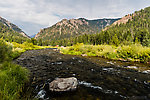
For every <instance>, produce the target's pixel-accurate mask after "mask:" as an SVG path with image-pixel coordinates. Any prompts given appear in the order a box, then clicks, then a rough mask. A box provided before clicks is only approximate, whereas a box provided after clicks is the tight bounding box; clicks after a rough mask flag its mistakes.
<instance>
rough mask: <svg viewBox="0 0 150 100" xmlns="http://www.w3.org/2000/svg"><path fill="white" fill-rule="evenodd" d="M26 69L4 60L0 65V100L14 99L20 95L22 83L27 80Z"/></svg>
mask: <svg viewBox="0 0 150 100" xmlns="http://www.w3.org/2000/svg"><path fill="white" fill-rule="evenodd" d="M28 73H29V72H28V70H27V69H25V68H23V67H21V66H19V65H16V64H13V63H11V62H4V63H3V64H1V65H0V100H16V99H19V97H20V95H19V94H20V92H22V87H23V86H24V83H25V82H27V81H28V75H29V74H28Z"/></svg>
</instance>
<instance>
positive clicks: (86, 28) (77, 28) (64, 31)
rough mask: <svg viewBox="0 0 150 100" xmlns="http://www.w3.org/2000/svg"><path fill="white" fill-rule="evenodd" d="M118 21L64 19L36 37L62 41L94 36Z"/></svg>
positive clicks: (41, 31) (43, 30)
mask: <svg viewBox="0 0 150 100" xmlns="http://www.w3.org/2000/svg"><path fill="white" fill-rule="evenodd" d="M117 20H118V19H97V20H87V19H84V18H79V19H70V20H67V19H63V20H62V21H60V22H58V23H56V24H55V25H53V26H52V27H48V28H45V29H42V30H40V32H39V33H38V34H37V35H36V36H35V38H36V39H38V40H39V39H42V40H43V41H44V40H50V41H51V40H60V39H64V38H70V37H74V36H79V35H83V34H94V33H98V32H100V31H101V29H103V28H105V27H106V26H109V25H111V24H112V23H113V22H115V21H117Z"/></svg>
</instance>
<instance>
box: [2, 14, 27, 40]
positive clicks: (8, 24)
mask: <svg viewBox="0 0 150 100" xmlns="http://www.w3.org/2000/svg"><path fill="white" fill-rule="evenodd" d="M0 23H2V24H3V25H5V26H6V27H8V28H10V29H12V30H13V31H15V32H18V33H20V34H21V35H23V36H24V37H27V38H29V36H28V35H27V34H26V33H25V32H23V31H22V30H21V29H20V28H19V27H18V26H16V25H15V24H13V23H11V22H10V21H8V20H6V19H4V18H2V17H1V16H0Z"/></svg>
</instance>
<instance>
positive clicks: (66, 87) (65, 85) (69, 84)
mask: <svg viewBox="0 0 150 100" xmlns="http://www.w3.org/2000/svg"><path fill="white" fill-rule="evenodd" d="M77 85H78V82H77V79H76V78H75V77H70V78H57V79H55V80H54V81H52V82H51V83H50V84H49V89H50V90H51V91H56V92H63V91H71V90H75V89H76V88H77Z"/></svg>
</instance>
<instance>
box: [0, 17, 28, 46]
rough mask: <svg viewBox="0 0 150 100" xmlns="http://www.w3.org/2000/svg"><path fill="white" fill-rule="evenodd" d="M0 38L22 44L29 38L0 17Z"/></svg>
mask: <svg viewBox="0 0 150 100" xmlns="http://www.w3.org/2000/svg"><path fill="white" fill-rule="evenodd" d="M0 38H2V39H4V40H6V41H9V42H18V43H22V42H23V41H26V40H27V39H29V37H28V36H27V35H26V34H25V33H24V32H23V31H22V30H21V29H20V28H18V27H17V26H16V25H14V24H12V23H10V22H9V21H7V20H5V19H3V18H1V17H0Z"/></svg>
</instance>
